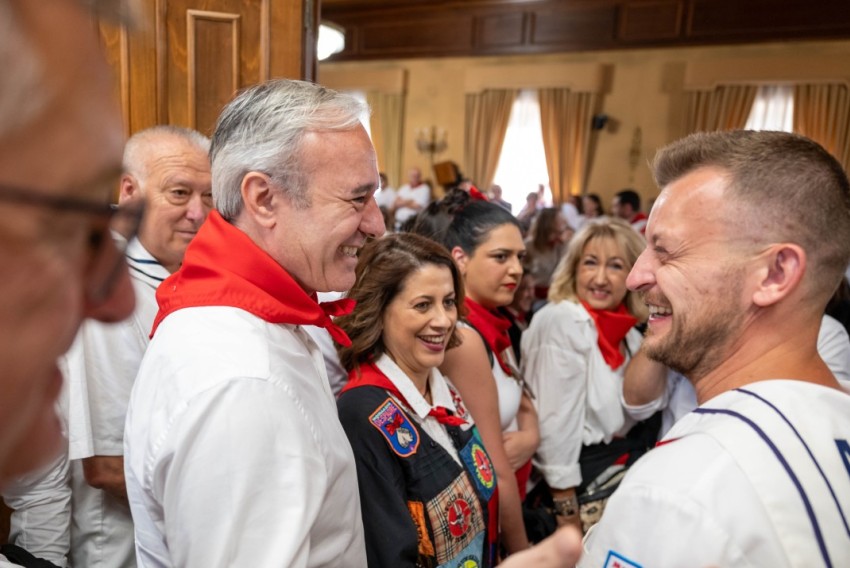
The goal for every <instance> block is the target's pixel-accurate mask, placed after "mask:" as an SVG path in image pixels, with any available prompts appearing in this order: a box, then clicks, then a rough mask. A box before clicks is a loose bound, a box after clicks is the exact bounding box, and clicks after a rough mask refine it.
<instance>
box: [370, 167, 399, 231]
mask: <svg viewBox="0 0 850 568" xmlns="http://www.w3.org/2000/svg"><path fill="white" fill-rule="evenodd" d="M378 177H380V178H381V189H380V190H378V193H376V194H375V201H377V202H378V207H379V208H380V209H381V214H382V215H383V216H384V225H385V226H387V227H389V228H392V227H395V221H394V220H393V219H394V215H393V213H394V211H395V199H396V191H395V189H393V188H392V186H391V185H390V182H389V180H388V179H387V174H385V173H384V172H381V173H379V174H378Z"/></svg>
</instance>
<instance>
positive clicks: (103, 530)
mask: <svg viewBox="0 0 850 568" xmlns="http://www.w3.org/2000/svg"><path fill="white" fill-rule="evenodd" d="M126 256H127V265H128V267H129V268H130V277H131V282H132V283H133V290H134V292H135V295H136V307H135V309H134V310H133V314H132V315H131V316H130V317H129V318H127V319H126V320H124V321H122V322H119V323H117V324H106V323H102V322H98V321H95V320H87V321H86V322H85V323H84V324H83V326H82V328H81V329H80V332H79V334H78V336H77V340H76V342H75V343H76V345H75V348H74V350H72V352H71V353H69V355H68V359H69V377H68V379H69V383H70V385H69V387H70V389H71V391H72V392H73V393H75V394H74V400H75V403H74V404H72V405H71V407H70V410H69V412H70V416H69V419H70V420H69V421H70V439H71V444H70V454H69V455H70V459H71V460H72V461H71V486H72V496H73V518H74V523H73V525H72V526H73V530H72V534H71V563H72V565H73V566H86V567H92V568H94V567H100V566H102V567H104V568H119V567H126V568H132V567H134V566H136V558H135V556H136V555H135V546H134V543H133V520H132V518H131V516H130V508H129V507H128V506H127V504H126V503H125V502H123V501H122V500H120V499H116V498H115V497H113V496H111V495H109V494H108V493H106V492H105V491H103V490H101V489H96V488H94V487H92V486H90V485H89V484H88V482H87V481H86V479H85V475H84V474H83V468H82V463H81V462H80V460H82V459H83V458H88V457H92V456H122V455H124V421H125V420H126V415H127V406H128V404H129V402H130V392H131V390H132V388H133V383H134V381H135V380H136V373H137V372H138V371H139V366H140V365H141V363H142V356H143V355H144V353H145V349H147V346H148V343H149V341H150V340H149V339H148V335H149V334H150V330H151V326H152V325H153V320H154V318H155V317H156V314H157V311H158V309H159V308H158V306H157V302H156V289H157V287H159V284H160V283H161V282H162V281H163V280H164V279H165V278H167V277H168V276H169V272H168V270H167V269H166V268H165V267H163V266H162V265H161V264H160V263H159V262H158V261H157V260H156V259H155V258H154V257H153V256H152V255H151V254H150V253H149V252H148V251H147V250H145V248H144V247H143V246H142V244H141V242H140V241H139V240H138V239H133V240H132V241H130V243H129V244H128V246H127V251H126Z"/></svg>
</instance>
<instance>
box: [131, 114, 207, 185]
mask: <svg viewBox="0 0 850 568" xmlns="http://www.w3.org/2000/svg"><path fill="white" fill-rule="evenodd" d="M163 138H176V139H179V140H182V141H184V142H186V143H188V144H189V145H190V146H193V147H195V148H197V149H198V150H199V151H200V152H202V153H204V154H206V153H208V152H209V151H210V139H209V138H207V137H206V136H204V135H203V134H201V133H200V132H198V131H197V130H192V129H191V128H183V127H182V126H172V125H158V126H152V127H150V128H146V129H144V130H140V131H138V132H136V133H135V134H133V135H132V136H131V137H130V139H129V140H127V144H126V145H125V146H124V158H123V167H124V171H125V172H126V173H128V174H130V175H132V176H134V177H136V178H137V179H139V180H143V179H145V178H146V177H147V175H148V172H147V156H148V155H149V153H150V149H151V147H152V146H156V145H157V144H159V143H161V142H162V140H163Z"/></svg>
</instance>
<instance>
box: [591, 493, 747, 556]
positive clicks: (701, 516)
mask: <svg viewBox="0 0 850 568" xmlns="http://www.w3.org/2000/svg"><path fill="white" fill-rule="evenodd" d="M616 561H619V562H620V564H619V565H620V566H695V567H697V566H698V567H708V566H737V567H747V566H752V565H751V564H750V563H749V562H747V561H746V559H745V558H743V555H742V553H741V551H740V550H738V549H737V547H736V545H735V543H734V541H733V537H732V535H730V534H729V533H728V532H727V527H724V526H722V525H721V524H720V523H719V522H718V521H717V520H716V519H715V518H714V517H713V516H712V515H711V513H710V511H707V510H705V508H704V507H703V506H702V505H700V504H699V503H696V502H694V501H692V500H690V499H687V498H684V497H683V496H682V495H681V494H679V493H674V492H666V491H664V490H663V489H661V488H659V487H654V486H629V487H627V488H626V487H623V486H621V487H620V488H619V489H618V490H617V492H616V493H615V494H614V495H613V496H612V497H611V499H610V500H609V501H608V504H607V506H606V508H605V514H604V515H603V516H602V520H601V521H600V522H599V523H598V524H597V525H596V526H595V527H593V528H592V529H591V530H590V532H589V533H588V534H587V536H586V537H585V543H584V554H583V555H582V558H581V560H580V562H579V564H578V566H579V568H589V567H593V568H603V567H608V566H616V565H617V564H616V563H615V562H616ZM753 568H755V567H753Z"/></svg>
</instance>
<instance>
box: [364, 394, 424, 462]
mask: <svg viewBox="0 0 850 568" xmlns="http://www.w3.org/2000/svg"><path fill="white" fill-rule="evenodd" d="M369 421H370V422H372V426H374V427H375V428H377V429H378V430H379V431H380V432H381V434H383V435H384V438H386V439H387V442H389V444H390V447H391V448H392V449H393V451H394V452H395V453H396V454H398V455H400V456H401V457H403V458H406V457H408V456H412V455H413V454H415V453H416V450H417V449H418V448H419V432H418V431H417V430H416V428H414V427H413V424H412V423H411V422H410V419H409V418H408V417H407V415H405V414H404V412H402V411H401V409H400V408H399V407H398V405H397V404H396V403H395V401H394V400H393V399H391V398H388V399H387V400H385V401H384V402H382V403H381V406H379V407H378V409H377V410H376V411H375V412H373V413H372V415H371V416H370V417H369Z"/></svg>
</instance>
